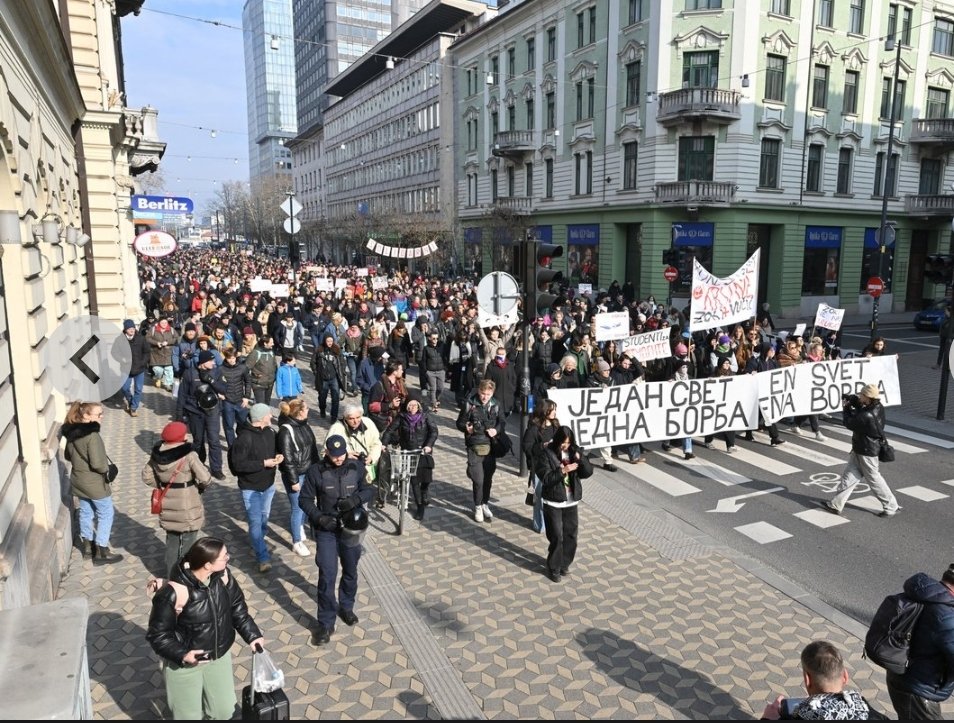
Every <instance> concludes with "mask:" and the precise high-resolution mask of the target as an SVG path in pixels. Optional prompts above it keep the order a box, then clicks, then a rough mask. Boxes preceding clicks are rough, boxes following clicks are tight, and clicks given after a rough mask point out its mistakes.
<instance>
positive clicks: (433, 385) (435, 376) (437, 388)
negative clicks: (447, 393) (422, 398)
mask: <svg viewBox="0 0 954 723" xmlns="http://www.w3.org/2000/svg"><path fill="white" fill-rule="evenodd" d="M424 374H425V376H426V377H427V388H428V389H429V390H430V392H431V406H437V405H438V404H440V402H441V395H442V394H444V370H443V369H441V370H440V371H436V372H424Z"/></svg>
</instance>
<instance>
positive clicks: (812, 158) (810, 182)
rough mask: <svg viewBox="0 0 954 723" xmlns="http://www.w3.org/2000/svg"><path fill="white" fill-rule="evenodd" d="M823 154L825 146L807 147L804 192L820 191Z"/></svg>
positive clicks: (819, 144)
mask: <svg viewBox="0 0 954 723" xmlns="http://www.w3.org/2000/svg"><path fill="white" fill-rule="evenodd" d="M824 153H825V146H823V145H822V144H821V143H812V144H811V145H810V146H809V147H808V170H807V173H806V174H805V190H806V191H816V192H817V191H820V190H821V167H822V156H823V155H824Z"/></svg>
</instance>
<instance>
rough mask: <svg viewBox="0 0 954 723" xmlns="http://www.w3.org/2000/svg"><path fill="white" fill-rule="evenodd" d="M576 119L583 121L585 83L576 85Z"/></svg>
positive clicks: (581, 82)
mask: <svg viewBox="0 0 954 723" xmlns="http://www.w3.org/2000/svg"><path fill="white" fill-rule="evenodd" d="M576 119H577V120H578V121H579V120H583V81H582V80H581V81H580V82H578V83H577V84H576Z"/></svg>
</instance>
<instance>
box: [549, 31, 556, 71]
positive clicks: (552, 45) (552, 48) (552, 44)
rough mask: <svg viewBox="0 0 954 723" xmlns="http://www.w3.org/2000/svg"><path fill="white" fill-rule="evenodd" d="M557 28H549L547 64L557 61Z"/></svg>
mask: <svg viewBox="0 0 954 723" xmlns="http://www.w3.org/2000/svg"><path fill="white" fill-rule="evenodd" d="M556 40H557V38H556V28H547V62H548V63H549V62H550V61H551V60H556Z"/></svg>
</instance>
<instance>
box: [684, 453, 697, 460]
mask: <svg viewBox="0 0 954 723" xmlns="http://www.w3.org/2000/svg"><path fill="white" fill-rule="evenodd" d="M683 457H685V458H686V459H695V458H696V455H694V454H693V453H692V452H686V453H685V454H684V455H683Z"/></svg>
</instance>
